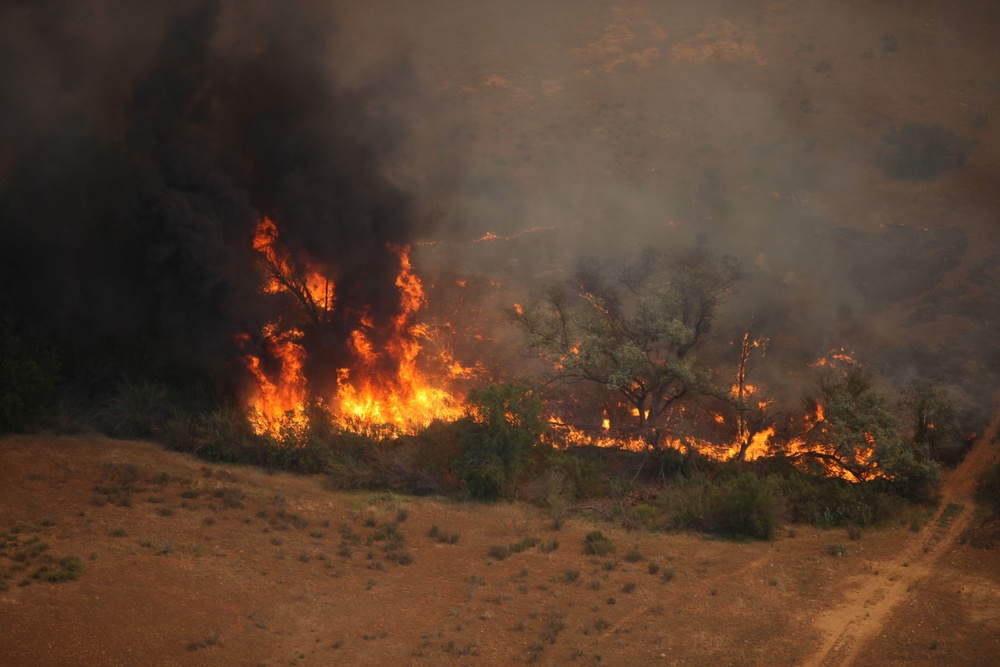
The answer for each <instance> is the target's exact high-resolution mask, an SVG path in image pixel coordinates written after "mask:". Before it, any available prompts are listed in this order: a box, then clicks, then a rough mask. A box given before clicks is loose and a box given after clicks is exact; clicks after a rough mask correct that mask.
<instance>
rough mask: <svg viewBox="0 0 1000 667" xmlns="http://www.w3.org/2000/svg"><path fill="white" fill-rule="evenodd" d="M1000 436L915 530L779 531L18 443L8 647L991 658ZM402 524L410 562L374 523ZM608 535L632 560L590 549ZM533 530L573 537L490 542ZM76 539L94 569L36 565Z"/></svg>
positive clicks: (4, 557)
mask: <svg viewBox="0 0 1000 667" xmlns="http://www.w3.org/2000/svg"><path fill="white" fill-rule="evenodd" d="M995 430H996V424H994V425H993V429H992V430H991V432H990V433H988V434H986V435H984V436H983V438H981V439H980V441H979V443H978V444H977V446H976V449H975V450H974V451H973V454H972V456H971V457H970V458H969V459H968V461H967V463H966V465H965V466H963V467H962V468H959V469H958V470H957V471H955V472H952V473H951V475H950V477H949V479H948V482H947V484H946V486H945V489H946V491H945V503H944V504H942V506H941V509H940V510H939V511H937V512H935V513H934V515H933V516H931V517H929V518H927V520H926V523H925V524H924V525H923V527H922V528H921V530H919V531H918V532H913V531H912V530H911V528H910V525H909V524H908V523H907V524H906V525H902V526H894V527H889V528H883V529H879V530H870V531H867V532H865V533H864V535H863V536H862V537H861V539H859V540H855V541H852V540H850V539H849V538H848V536H847V534H846V533H845V532H844V531H842V530H830V531H824V530H818V529H815V528H812V527H805V526H789V527H786V529H784V530H783V532H782V536H781V537H780V538H779V539H777V540H776V541H774V542H770V543H737V542H729V541H719V540H712V539H707V538H704V537H700V536H698V535H689V534H662V533H649V532H627V531H625V530H620V529H617V528H615V527H613V526H610V525H607V524H595V523H593V522H591V521H588V520H586V519H584V518H575V519H570V520H567V521H566V522H564V523H563V525H562V526H561V528H560V529H559V530H554V529H553V525H552V521H551V519H550V518H549V517H548V516H546V515H544V514H543V513H542V512H541V511H540V510H538V509H536V508H533V507H530V506H526V505H523V504H519V503H513V504H498V505H478V504H464V503H460V502H454V501H449V500H444V499H434V498H404V497H398V496H389V495H386V494H380V493H353V494H345V493H332V492H328V491H326V490H324V488H323V486H322V480H321V478H319V477H301V476H292V475H287V474H273V475H269V474H266V473H264V472H261V471H259V470H255V469H250V468H244V467H236V466H221V465H207V464H205V463H204V462H202V461H199V460H196V459H194V458H191V457H189V456H186V455H181V454H177V453H173V452H168V451H164V450H162V449H161V448H159V447H157V446H156V445H153V444H150V443H144V442H127V441H115V440H109V439H104V438H100V437H54V436H13V437H7V438H5V439H3V440H0V475H2V479H0V534H2V535H4V538H3V541H4V542H5V543H6V545H7V546H6V547H5V548H4V551H3V552H2V554H0V573H3V574H4V575H6V579H5V581H6V583H7V585H8V588H7V589H6V590H3V591H2V592H0V626H2V627H3V628H4V640H3V642H0V664H4V665H69V664H72V665H200V664H203V665H222V664H225V665H291V664H299V665H309V664H321V665H328V664H342V665H387V664H393V665H395V664H400V665H403V664H406V665H437V664H468V665H476V664H479V665H503V664H510V663H515V662H522V661H524V662H530V661H534V662H536V663H537V664H569V663H573V664H597V663H600V664H609V665H622V664H633V665H645V664H664V665H672V664H741V665H742V664H768V665H775V664H786V665H804V664H823V665H833V664H838V665H839V664H858V665H862V664H907V665H921V664H963V665H969V664H983V665H985V664H992V663H993V658H995V656H996V655H997V651H998V649H1000V646H998V637H1000V616H998V614H997V612H996V610H997V608H998V607H997V601H998V600H1000V561H998V559H997V557H996V552H995V551H984V550H980V549H976V548H974V547H972V546H970V545H968V544H961V543H960V542H959V541H958V540H957V539H956V538H957V536H958V534H959V533H960V532H961V528H962V527H963V526H964V525H965V524H966V523H967V522H968V521H969V520H970V519H971V517H972V516H973V514H974V509H973V506H972V505H971V504H970V502H969V499H968V497H967V494H968V490H969V483H968V482H969V479H971V478H970V475H971V471H972V470H973V468H975V467H978V466H981V465H983V464H984V463H985V462H986V461H987V460H988V459H991V458H992V457H994V456H995V455H996V450H997V446H996V445H995V444H990V442H991V436H992V434H993V433H994V432H995ZM126 482H128V484H126ZM126 498H127V499H128V501H127V502H125V499H126ZM948 502H955V503H961V504H962V511H961V512H959V513H958V514H957V516H955V517H954V518H952V519H951V521H950V523H948V522H945V521H943V520H942V518H941V515H942V512H943V511H944V510H945V508H946V507H947V503H948ZM401 512H402V514H401ZM400 519H403V520H400ZM387 523H389V524H392V523H395V524H396V525H397V526H398V529H399V531H400V532H401V533H402V535H403V540H404V541H403V546H402V549H403V550H404V551H405V553H408V554H409V555H410V557H412V562H411V563H409V564H400V563H398V562H394V561H393V560H392V558H391V553H392V552H387V551H386V550H385V548H384V547H385V545H386V541H384V540H378V541H371V540H370V539H369V538H374V537H377V532H378V531H379V530H380V528H381V527H382V526H384V525H385V524H387ZM434 526H437V527H438V531H437V532H438V533H440V534H441V535H442V536H444V537H448V536H451V535H455V536H457V541H455V542H454V543H449V540H447V539H443V538H435V537H432V536H431V531H432V527H434ZM595 529H596V530H600V531H602V532H603V533H604V534H605V535H607V536H608V537H610V538H611V540H612V541H613V542H614V544H615V546H616V549H617V551H616V553H615V554H614V555H608V556H604V557H597V556H590V555H585V554H584V553H583V543H584V536H585V535H586V534H587V533H588V532H590V531H592V530H595ZM345 535H346V536H347V539H345V537H344V536H345ZM36 536H37V539H35V538H36ZM529 537H537V538H539V539H540V540H541V541H542V542H541V543H542V545H550V543H551V542H552V541H556V542H558V547H557V548H555V549H554V550H548V551H547V550H545V549H543V548H542V547H540V546H534V547H530V548H527V549H525V550H523V551H521V552H519V553H511V554H510V555H509V556H508V557H507V558H506V559H504V560H494V559H491V558H489V557H488V555H487V554H488V552H489V550H490V548H491V547H493V546H496V545H507V546H509V545H511V544H515V543H517V542H519V541H521V540H524V539H525V538H529ZM352 540H353V541H354V542H356V543H355V544H349V545H347V546H345V544H344V543H345V542H350V541H352ZM39 542H43V543H45V544H47V545H48V549H47V550H45V551H42V552H41V553H40V554H39V555H37V556H32V557H29V558H27V559H23V558H22V559H21V560H19V558H18V556H17V554H18V553H21V552H25V551H27V550H29V546H30V545H31V544H35V545H37V544H39ZM369 542H370V544H368V543H369ZM26 545H28V546H26ZM833 545H843V546H844V547H845V548H846V556H843V557H836V556H833V555H831V547H833ZM634 548H635V549H637V550H638V552H639V554H640V555H641V560H640V559H635V560H633V558H632V557H630V556H629V553H630V552H631V551H633V549H634ZM395 553H401V552H400V551H397V552H395ZM67 556H78V557H79V558H80V559H81V560H82V562H83V564H84V569H83V571H82V573H81V574H80V575H79V577H78V578H77V579H76V580H75V581H66V582H59V583H47V582H45V581H42V580H36V579H32V578H31V575H32V573H33V572H36V571H37V570H38V569H39V567H41V566H42V565H43V564H44V561H45V560H46V558H48V559H49V560H52V561H58V560H61V559H62V558H64V557H67ZM402 560H405V558H404V559H402ZM22 566H23V569H22ZM667 572H669V575H668V576H666V577H665V576H664V573H667ZM22 582H30V583H27V585H21V584H22Z"/></svg>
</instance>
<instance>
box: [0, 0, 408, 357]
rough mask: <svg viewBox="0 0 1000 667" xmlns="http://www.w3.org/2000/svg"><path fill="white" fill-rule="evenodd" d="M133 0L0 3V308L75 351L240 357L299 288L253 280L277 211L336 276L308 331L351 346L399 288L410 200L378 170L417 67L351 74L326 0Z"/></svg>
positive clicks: (302, 249) (285, 230)
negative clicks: (266, 294)
mask: <svg viewBox="0 0 1000 667" xmlns="http://www.w3.org/2000/svg"><path fill="white" fill-rule="evenodd" d="M130 4H132V3H125V2H118V3H111V5H110V6H109V7H106V8H104V9H102V10H100V12H98V10H96V9H94V10H89V9H82V8H83V7H85V5H79V6H78V7H81V9H78V10H72V9H70V8H68V6H67V5H64V4H63V3H21V4H13V5H10V4H8V6H7V8H6V9H4V10H2V14H3V16H2V25H3V26H4V27H3V32H4V35H3V36H4V37H6V38H7V39H2V40H0V41H2V42H3V43H4V44H5V46H3V47H0V91H2V92H0V95H3V98H2V99H0V108H2V109H3V111H2V113H3V117H2V118H0V121H2V122H0V126H2V127H0V140H2V142H3V143H2V154H0V169H2V172H0V177H2V180H0V190H2V194H0V233H2V239H3V243H2V247H0V279H2V280H3V283H4V287H5V288H4V289H3V291H2V293H0V308H2V309H3V310H5V311H8V312H10V313H12V314H13V315H14V316H15V318H16V319H17V320H18V321H19V322H25V323H30V324H31V325H33V326H34V327H37V328H38V329H40V330H41V331H42V332H44V333H45V334H46V335H48V336H51V337H53V338H54V339H55V340H57V341H58V342H59V344H60V345H61V346H62V347H64V348H65V349H66V350H68V356H69V357H70V358H71V359H72V358H74V357H77V356H80V355H89V354H92V353H93V351H94V350H95V349H96V348H100V347H101V346H104V347H108V346H115V345H123V344H124V345H125V347H128V346H129V345H131V344H132V343H134V342H135V341H145V342H144V343H143V346H144V349H145V350H146V354H147V355H151V356H152V357H153V358H152V359H148V358H144V360H143V361H144V363H145V362H148V368H146V369H145V370H147V371H150V370H151V369H152V368H163V369H171V368H173V369H175V371H176V369H178V368H180V369H186V370H187V371H188V372H190V373H192V374H199V373H209V374H224V372H225V370H226V368H225V367H226V364H227V363H228V362H229V361H230V360H232V359H233V358H234V357H235V356H236V354H237V350H236V349H235V348H234V343H233V342H232V341H233V336H234V334H236V333H239V332H244V331H245V332H256V331H259V329H260V325H261V324H262V323H263V322H265V321H267V320H268V319H270V318H272V317H274V316H275V315H276V314H277V312H276V310H275V309H279V310H280V309H287V307H288V305H289V304H287V303H280V299H277V300H275V299H262V298H261V297H260V295H259V294H258V285H259V282H260V274H259V271H258V267H257V259H258V258H257V257H256V256H255V254H254V251H253V249H252V247H251V236H252V232H253V229H254V226H255V224H256V222H257V220H258V219H259V218H260V217H261V216H263V215H268V216H270V217H272V219H274V220H276V221H277V222H278V224H279V225H280V230H281V240H282V242H283V243H284V244H285V245H286V246H287V247H288V248H289V249H290V250H291V251H292V253H293V256H295V257H297V258H300V259H304V258H308V259H310V261H313V262H315V263H317V264H318V265H320V266H322V267H324V269H325V270H326V271H328V273H329V275H330V277H331V278H333V279H334V281H335V282H336V285H337V302H336V303H337V307H336V310H335V313H334V315H333V317H332V322H331V323H329V324H328V325H327V326H326V327H325V329H324V330H323V331H313V332H311V335H312V336H313V337H314V338H315V339H317V340H319V341H321V342H322V349H323V350H324V352H321V353H320V354H317V355H316V358H317V359H318V360H321V361H325V362H328V363H333V364H336V363H338V361H339V360H340V359H341V358H342V356H343V344H344V339H345V334H346V332H347V331H350V330H352V329H353V328H355V327H356V325H357V322H358V320H359V318H360V317H362V316H364V315H367V316H369V317H370V318H371V319H372V320H373V322H374V324H375V327H374V330H375V331H376V332H377V331H379V330H382V329H383V328H384V327H381V326H379V325H381V324H383V323H385V322H387V320H388V318H390V317H391V316H392V315H393V314H394V313H395V312H396V309H397V307H398V300H399V294H398V290H397V289H396V288H395V286H394V277H395V275H396V273H397V272H398V269H399V259H398V257H397V255H396V254H395V253H394V252H392V250H391V249H390V248H389V246H390V245H396V246H399V245H404V244H406V243H408V242H409V241H410V235H411V229H412V227H413V225H414V223H415V213H414V210H413V206H412V202H411V200H410V198H409V196H408V195H406V194H405V193H403V192H402V191H401V190H400V189H399V188H397V187H396V186H394V185H392V184H391V183H389V182H388V180H387V179H386V178H385V176H384V170H383V167H384V161H385V160H386V159H387V157H388V156H389V155H390V154H391V153H392V150H393V147H394V145H395V144H396V143H397V142H398V141H400V140H401V138H402V136H403V132H402V130H401V125H400V124H399V123H398V122H396V120H395V119H394V118H393V111H392V107H391V105H390V104H389V100H394V99H398V98H399V97H400V96H401V95H405V94H408V93H409V92H410V89H411V88H412V86H413V83H412V78H413V76H414V75H413V73H412V72H410V71H409V69H408V67H407V65H406V62H405V60H403V59H399V60H398V61H396V63H395V64H393V66H391V67H388V68H386V71H383V72H380V73H379V74H378V75H377V76H373V77H370V78H369V79H367V80H366V81H365V82H364V83H363V84H354V85H351V86H347V85H341V84H340V83H338V80H337V73H336V70H335V68H334V67H333V64H332V62H331V55H330V54H331V48H332V46H333V44H332V43H333V41H334V40H336V39H337V30H336V26H335V24H334V20H333V17H332V15H331V14H330V12H328V11H324V10H323V8H322V7H321V6H319V5H318V4H317V3H303V2H282V3H270V4H269V5H256V4H254V5H251V3H245V4H244V3H234V4H231V5H227V6H225V7H224V6H222V5H220V3H219V2H215V1H212V0H208V1H205V2H197V3H175V2H161V3H144V7H145V10H144V11H142V12H140V11H138V10H136V9H134V8H131V7H130V6H129V5H130ZM146 5H148V6H146ZM140 14H141V15H140ZM140 36H141V37H145V38H146V39H147V40H148V42H141V41H140ZM113 341H117V343H115V342H113ZM125 342H128V344H125ZM374 342H375V343H376V344H378V341H377V340H376V341H374ZM140 347H142V346H140Z"/></svg>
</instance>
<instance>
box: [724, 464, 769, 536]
mask: <svg viewBox="0 0 1000 667" xmlns="http://www.w3.org/2000/svg"><path fill="white" fill-rule="evenodd" d="M721 524H722V526H723V529H724V530H725V531H726V532H727V533H729V534H731V535H734V536H737V537H751V538H754V539H758V540H771V539H774V534H775V532H776V530H777V515H776V511H775V500H774V494H773V493H772V491H771V486H770V485H769V484H768V483H767V481H765V480H762V479H761V478H759V477H757V475H754V474H752V473H744V474H742V475H740V476H739V477H737V478H736V479H735V480H733V481H732V482H731V483H730V484H729V486H728V488H727V489H726V493H725V497H724V500H723V507H722V518H721Z"/></svg>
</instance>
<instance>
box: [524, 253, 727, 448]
mask: <svg viewBox="0 0 1000 667" xmlns="http://www.w3.org/2000/svg"><path fill="white" fill-rule="evenodd" d="M742 277H743V273H742V271H741V269H740V266H739V263H738V262H737V260H736V259H735V258H733V257H730V256H725V257H721V258H720V257H716V256H715V255H714V254H713V253H712V252H711V251H710V250H709V249H708V248H707V247H705V245H704V244H699V245H697V246H695V247H693V248H690V249H688V250H685V251H683V252H680V253H675V254H668V253H664V252H660V251H657V250H655V249H652V248H646V249H645V250H643V251H642V253H641V254H640V255H639V257H638V259H636V260H629V259H623V260H619V261H617V262H601V261H598V260H596V259H593V258H584V259H582V260H581V261H580V262H579V263H578V265H577V267H576V271H575V272H574V274H573V276H572V277H571V279H570V280H569V281H568V282H566V283H557V284H553V285H551V286H550V287H549V288H548V290H547V292H546V294H545V296H544V297H543V298H540V299H538V300H536V301H534V302H532V303H529V304H526V305H523V306H518V307H515V308H514V310H513V311H512V313H511V314H512V317H513V318H514V320H515V322H516V323H517V324H518V325H519V326H520V327H521V328H522V329H523V330H524V331H526V332H527V333H528V335H529V339H530V345H531V346H532V347H533V348H534V349H536V350H538V351H539V352H540V353H541V354H542V355H543V356H544V357H545V358H546V359H547V360H549V361H550V362H551V363H552V367H553V371H552V379H554V380H560V381H565V382H573V381H587V382H592V383H595V384H597V385H600V386H603V387H605V388H607V389H608V390H611V391H614V392H618V393H619V394H620V395H621V396H622V397H624V399H625V401H626V402H627V403H628V404H629V405H630V406H631V407H632V409H633V414H634V415H635V428H636V430H637V431H638V432H640V433H641V434H642V435H643V436H644V437H646V438H647V441H648V442H649V443H650V444H651V445H653V446H656V445H658V441H659V437H660V433H659V428H660V426H661V418H662V417H663V416H664V414H665V413H666V411H667V410H668V408H670V407H671V406H672V405H674V404H675V403H676V402H678V401H680V400H681V399H682V398H684V397H685V396H686V395H688V394H689V393H690V392H701V393H706V394H711V395H715V396H718V397H719V398H724V397H725V395H726V392H725V391H724V390H723V389H721V388H719V387H716V386H714V385H713V383H712V375H711V370H710V369H709V368H708V367H707V366H705V365H704V364H702V363H700V362H699V361H698V360H697V358H696V356H695V354H693V352H694V351H695V350H696V349H697V347H698V346H699V344H701V343H702V342H703V341H704V340H705V338H706V337H707V336H708V334H709V332H710V331H711V329H712V325H713V323H714V322H715V318H716V315H717V313H718V309H719V306H720V304H721V303H722V301H723V300H724V299H725V298H726V297H727V296H728V295H729V294H731V293H732V289H733V286H734V285H735V284H736V283H737V282H738V281H739V280H740V279H741V278H742Z"/></svg>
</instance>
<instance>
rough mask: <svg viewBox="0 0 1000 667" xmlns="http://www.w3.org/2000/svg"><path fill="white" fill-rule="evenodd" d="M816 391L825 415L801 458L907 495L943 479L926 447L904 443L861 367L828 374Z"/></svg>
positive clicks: (921, 491) (925, 491) (920, 493)
mask: <svg viewBox="0 0 1000 667" xmlns="http://www.w3.org/2000/svg"><path fill="white" fill-rule="evenodd" d="M819 389H820V391H819V394H820V398H819V399H818V400H817V403H818V404H819V405H820V406H822V408H821V413H822V415H823V416H822V419H818V420H817V422H816V423H815V424H814V425H813V426H812V428H811V429H810V432H809V433H808V434H807V444H809V445H811V447H812V448H811V449H810V450H809V451H804V452H802V453H801V454H799V456H801V457H808V458H812V459H815V460H818V461H821V462H823V463H824V464H825V465H827V466H828V467H830V468H835V469H837V468H839V469H840V470H842V471H844V472H847V473H849V474H850V475H851V476H852V477H853V478H854V479H855V480H857V481H869V480H873V479H877V478H881V479H884V480H887V481H889V482H891V483H892V485H893V486H895V487H896V488H897V489H898V490H899V491H901V492H902V493H903V495H906V496H909V497H923V496H926V495H927V494H928V493H929V491H930V488H931V486H932V485H933V484H934V483H935V482H936V481H938V480H939V479H940V477H941V472H940V469H939V468H938V465H937V463H935V462H934V461H933V460H932V459H931V457H930V452H929V450H928V449H927V448H926V447H923V446H919V445H916V444H915V443H908V442H906V441H905V440H904V439H903V437H902V434H901V431H900V428H899V424H898V422H897V421H896V418H895V416H894V414H893V412H892V410H891V409H890V407H889V401H888V400H887V399H886V398H885V396H883V395H882V394H880V393H879V392H878V391H876V390H875V389H874V388H873V387H872V383H871V378H870V377H869V376H868V375H867V373H865V371H864V370H863V369H862V368H860V367H858V366H852V367H851V368H850V369H848V370H847V372H846V373H844V374H843V375H842V376H840V377H833V376H827V377H826V378H824V379H822V380H821V382H820V388H819Z"/></svg>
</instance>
